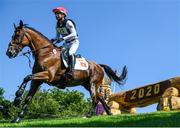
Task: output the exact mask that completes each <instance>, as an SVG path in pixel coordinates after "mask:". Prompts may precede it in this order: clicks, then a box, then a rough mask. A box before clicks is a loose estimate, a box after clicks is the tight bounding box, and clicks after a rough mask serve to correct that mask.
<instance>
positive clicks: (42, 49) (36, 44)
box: [27, 29, 54, 55]
mask: <svg viewBox="0 0 180 128" xmlns="http://www.w3.org/2000/svg"><path fill="white" fill-rule="evenodd" d="M27 32H28V34H29V35H30V37H31V43H30V45H29V47H30V49H31V50H32V51H34V53H35V54H36V55H42V54H44V53H46V54H47V53H48V52H51V51H52V50H53V48H54V46H53V45H52V43H50V41H48V40H47V39H45V37H43V36H42V35H40V34H39V33H37V32H35V31H33V30H31V29H28V31H27Z"/></svg>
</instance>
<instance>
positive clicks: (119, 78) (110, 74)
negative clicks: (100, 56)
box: [99, 64, 127, 85]
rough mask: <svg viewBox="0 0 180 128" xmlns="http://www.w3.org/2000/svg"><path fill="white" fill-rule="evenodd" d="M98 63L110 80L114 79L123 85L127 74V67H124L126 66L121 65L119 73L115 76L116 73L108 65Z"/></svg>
mask: <svg viewBox="0 0 180 128" xmlns="http://www.w3.org/2000/svg"><path fill="white" fill-rule="evenodd" d="M99 65H100V66H101V67H103V68H104V71H105V72H106V74H107V75H108V77H109V78H110V79H111V80H114V81H115V82H117V83H118V84H119V85H123V84H124V83H125V81H126V76H127V68H126V66H124V67H123V70H122V73H121V75H120V76H117V74H116V73H115V72H114V71H113V70H112V69H111V67H109V66H108V65H104V64H99Z"/></svg>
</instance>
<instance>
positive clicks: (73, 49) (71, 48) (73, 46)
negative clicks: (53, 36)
mask: <svg viewBox="0 0 180 128" xmlns="http://www.w3.org/2000/svg"><path fill="white" fill-rule="evenodd" d="M63 46H64V47H65V48H66V49H68V50H69V55H72V54H75V53H76V51H77V49H78V47H79V40H74V41H72V42H71V43H64V44H63Z"/></svg>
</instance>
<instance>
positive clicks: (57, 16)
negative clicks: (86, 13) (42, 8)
mask: <svg viewBox="0 0 180 128" xmlns="http://www.w3.org/2000/svg"><path fill="white" fill-rule="evenodd" d="M55 15H56V19H57V20H62V19H63V18H64V14H63V13H61V12H56V13H55Z"/></svg>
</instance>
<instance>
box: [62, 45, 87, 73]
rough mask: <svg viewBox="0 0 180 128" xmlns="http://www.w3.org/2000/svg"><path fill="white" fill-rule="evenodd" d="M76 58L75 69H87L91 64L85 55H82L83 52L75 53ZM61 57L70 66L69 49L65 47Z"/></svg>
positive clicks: (66, 65)
mask: <svg viewBox="0 0 180 128" xmlns="http://www.w3.org/2000/svg"><path fill="white" fill-rule="evenodd" d="M74 58H75V66H74V70H87V69H88V67H89V65H88V62H87V61H86V59H85V58H84V57H82V56H81V54H77V55H74ZM61 59H62V61H63V64H64V66H65V67H66V68H69V64H70V61H69V53H68V49H65V48H63V50H62V54H61Z"/></svg>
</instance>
